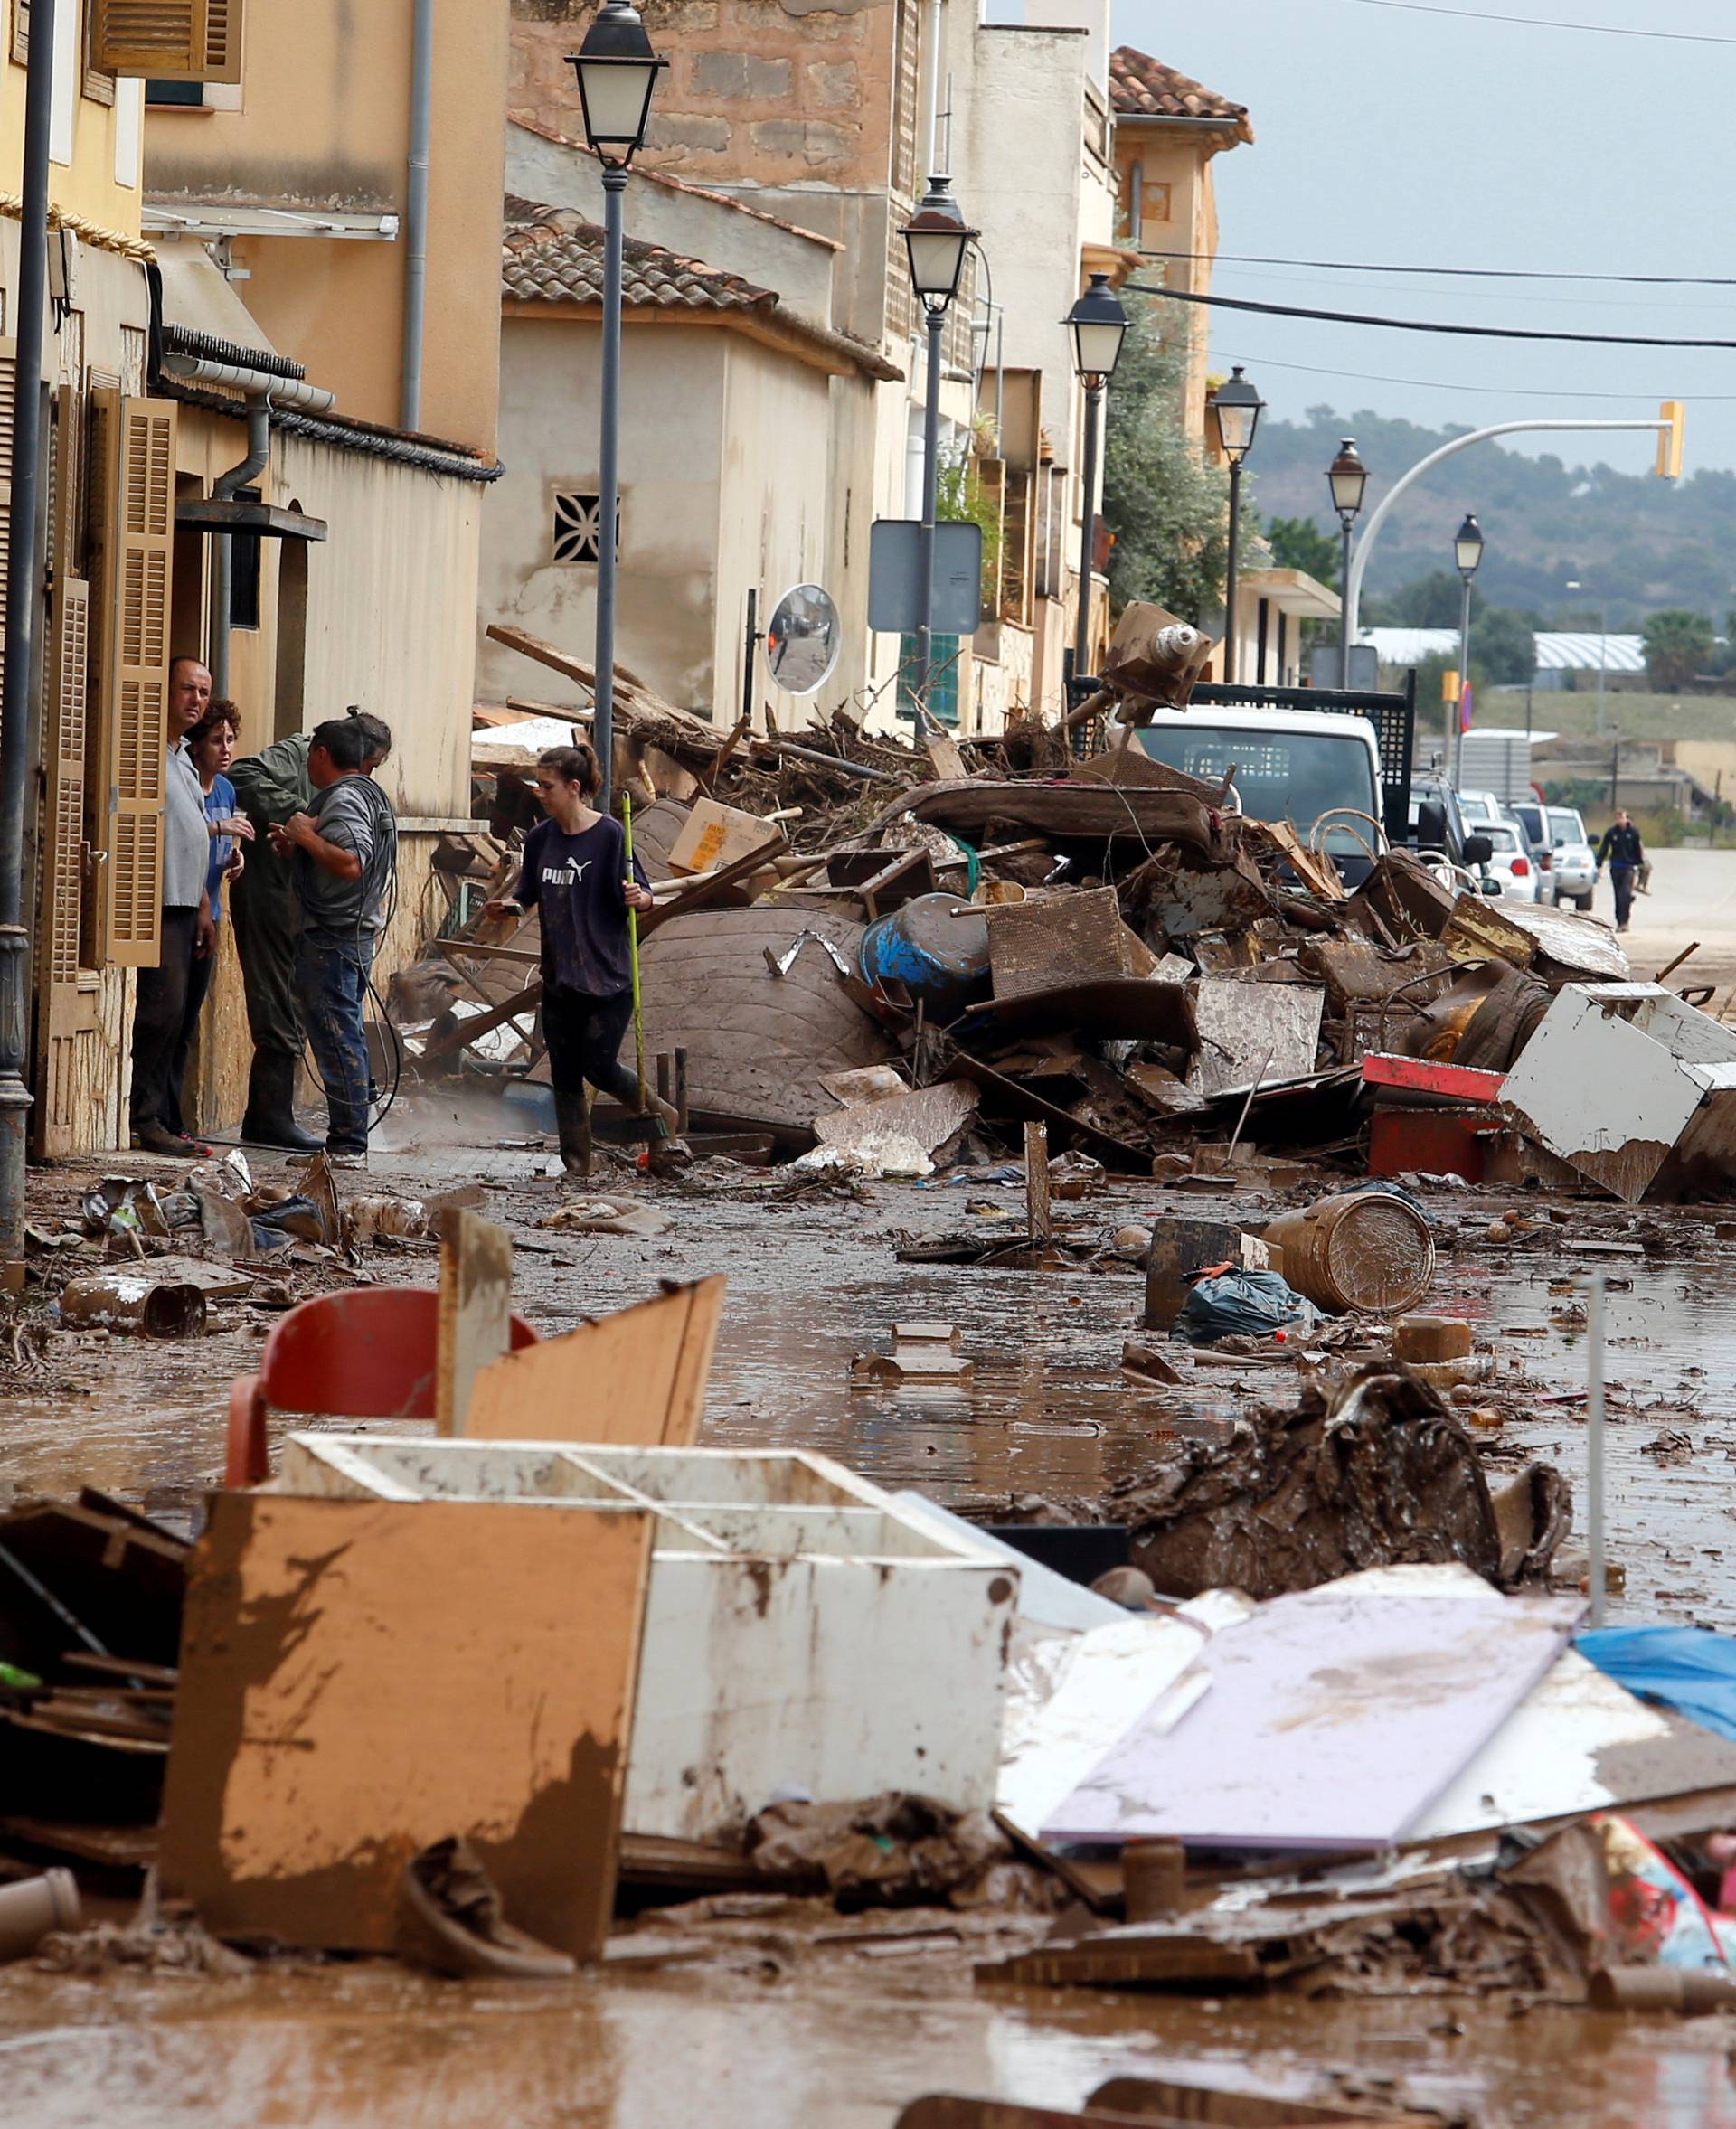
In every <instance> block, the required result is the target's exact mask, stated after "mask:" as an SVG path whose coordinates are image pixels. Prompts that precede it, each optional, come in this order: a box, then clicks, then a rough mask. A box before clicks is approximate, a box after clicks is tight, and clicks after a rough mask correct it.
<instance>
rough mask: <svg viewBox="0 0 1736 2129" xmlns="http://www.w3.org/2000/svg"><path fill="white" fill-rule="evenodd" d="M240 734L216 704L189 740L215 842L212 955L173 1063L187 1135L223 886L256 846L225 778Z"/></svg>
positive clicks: (177, 1120)
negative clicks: (191, 1067) (192, 1070)
mask: <svg viewBox="0 0 1736 2129" xmlns="http://www.w3.org/2000/svg"><path fill="white" fill-rule="evenodd" d="M240 733H241V711H239V710H238V709H237V708H236V707H235V705H234V703H233V702H213V703H212V705H211V708H210V709H209V710H207V711H205V714H204V715H203V717H202V718H201V719H200V720H199V721H198V723H197V724H195V725H194V726H193V730H191V731H190V732H189V733H188V734H187V752H188V753H189V755H191V756H192V758H193V768H195V769H196V770H197V771H198V772H199V786H200V788H201V790H203V793H204V795H205V832H206V834H208V835H209V836H210V838H211V862H210V864H209V866H208V868H207V870H206V872H205V900H206V901H207V902H208V903H209V905H210V908H211V921H212V926H213V928H214V929H213V932H212V949H211V951H210V953H208V954H202V955H195V956H194V957H193V967H192V970H191V972H190V973H189V975H188V978H187V1003H186V1011H185V1013H184V1014H183V1016H182V1021H181V1033H180V1036H179V1038H178V1040H177V1041H176V1042H175V1052H174V1054H173V1056H172V1057H171V1058H170V1060H169V1099H168V1120H169V1129H170V1130H171V1131H178V1132H183V1133H184V1131H185V1129H186V1123H185V1119H184V1116H183V1115H182V1109H181V1104H182V1097H183V1092H184V1088H185V1085H186V1078H187V1058H188V1055H189V1054H190V1052H191V1050H192V1049H193V1031H194V1029H195V1028H197V1026H198V1025H199V1015H200V1013H202V1012H203V1010H204V1003H205V999H206V998H207V996H208V995H209V994H210V991H211V979H212V975H214V974H215V973H216V968H217V942H218V941H219V940H220V939H221V938H222V923H223V881H225V880H226V879H227V880H235V879H239V878H240V876H241V872H242V871H244V870H245V868H246V862H247V861H246V859H245V858H244V857H243V856H242V854H241V845H242V843H251V842H252V840H253V824H252V822H251V821H250V820H249V819H248V818H247V816H246V815H245V814H241V813H238V812H237V811H236V809H235V787H234V785H233V784H231V782H230V780H229V778H228V777H227V776H226V775H225V774H224V773H223V772H224V771H225V770H226V769H227V768H228V767H229V765H230V763H231V761H232V760H233V759H234V758H235V741H236V739H237V738H238V737H239V736H240Z"/></svg>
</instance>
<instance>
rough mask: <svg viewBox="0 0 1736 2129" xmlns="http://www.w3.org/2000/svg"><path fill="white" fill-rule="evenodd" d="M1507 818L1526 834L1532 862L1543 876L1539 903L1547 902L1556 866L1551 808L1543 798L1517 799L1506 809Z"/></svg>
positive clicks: (1538, 895) (1538, 897) (1538, 891)
mask: <svg viewBox="0 0 1736 2129" xmlns="http://www.w3.org/2000/svg"><path fill="white" fill-rule="evenodd" d="M1505 812H1506V815H1507V816H1508V817H1509V818H1510V819H1512V820H1515V821H1517V822H1518V824H1519V825H1520V826H1521V827H1522V828H1523V829H1524V832H1525V841H1526V842H1527V843H1529V844H1530V845H1531V862H1532V863H1533V865H1535V866H1536V868H1537V870H1538V871H1540V872H1541V873H1542V874H1543V880H1542V881H1541V883H1540V884H1539V887H1538V890H1537V899H1538V900H1539V901H1545V902H1546V901H1547V900H1549V893H1550V881H1549V875H1550V873H1551V871H1552V869H1553V865H1554V853H1555V844H1554V841H1553V839H1552V836H1551V834H1550V833H1549V808H1548V807H1547V806H1546V805H1544V804H1543V800H1542V799H1541V798H1515V799H1514V800H1512V801H1511V802H1510V804H1509V805H1507V806H1506V807H1505Z"/></svg>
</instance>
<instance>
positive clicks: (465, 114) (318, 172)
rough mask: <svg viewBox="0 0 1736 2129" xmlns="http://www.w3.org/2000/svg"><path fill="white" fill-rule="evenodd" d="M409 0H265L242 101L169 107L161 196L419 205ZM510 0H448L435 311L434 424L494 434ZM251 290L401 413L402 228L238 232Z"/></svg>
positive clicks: (271, 326)
mask: <svg viewBox="0 0 1736 2129" xmlns="http://www.w3.org/2000/svg"><path fill="white" fill-rule="evenodd" d="M410 21H411V9H410V0H366V5H362V4H361V0H295V5H288V0H276V4H275V5H253V6H252V7H250V8H249V10H248V16H247V45H246V57H245V79H244V80H243V83H242V87H241V108H240V109H239V110H197V109H179V108H176V109H167V108H155V109H153V110H151V111H150V112H149V113H148V114H147V116H146V184H147V188H148V190H149V191H150V193H152V194H153V196H166V197H168V198H169V199H171V200H173V199H177V198H179V199H186V200H210V201H217V202H223V203H232V204H238V205H239V204H252V205H267V206H291V207H294V206H314V207H327V208H332V209H336V210H340V211H342V212H353V213H397V214H400V215H401V214H402V212H403V211H404V203H405V188H406V159H407V156H408V153H409V131H410ZM506 52H507V0H435V47H434V102H433V111H432V137H433V149H432V155H431V159H430V165H429V253H428V290H429V295H428V325H427V334H426V339H425V355H424V382H423V394H422V410H421V420H420V428H421V429H422V430H423V431H424V432H425V433H427V434H429V435H432V436H441V437H448V438H453V439H454V440H456V441H458V442H460V443H466V444H469V445H472V446H474V447H478V448H480V449H484V450H488V449H492V448H493V447H494V438H495V378H496V356H497V348H498V314H497V310H496V296H497V291H498V287H499V280H498V268H499V245H500V192H501V174H502V168H503V160H504V155H505V145H504V142H505V105H506ZM233 250H234V257H235V259H236V262H237V263H238V264H239V265H241V266H243V267H244V268H247V270H248V271H250V273H251V275H252V277H253V278H252V279H251V280H250V281H249V282H248V283H246V284H245V288H246V297H247V304H248V307H249V309H250V310H251V311H252V313H253V315H254V316H256V317H257V318H258V320H259V324H260V325H262V326H263V327H264V329H265V331H266V333H267V334H269V336H270V338H271V340H272V341H273V343H274V344H276V345H278V347H280V348H282V349H284V350H285V351H286V352H287V353H292V354H294V355H296V356H297V357H298V358H299V359H300V360H302V361H304V362H305V363H307V366H308V370H309V372H310V373H311V374H312V375H314V376H315V377H316V380H317V381H318V382H320V383H322V384H325V385H326V386H328V387H329V388H330V389H331V390H333V391H335V392H336V393H337V395H338V403H339V406H340V408H341V409H342V410H343V411H344V413H346V414H353V415H356V416H359V417H360V418H361V419H364V420H370V421H379V422H386V423H395V422H396V421H397V420H398V419H399V387H400V380H401V355H402V348H403V330H402V328H403V287H404V244H403V240H402V237H401V236H400V238H399V240H397V241H395V242H376V241H372V240H365V241H357V240H342V241H339V240H330V239H324V238H319V237H296V238H270V239H264V238H248V239H238V240H236V242H235V244H234V247H233Z"/></svg>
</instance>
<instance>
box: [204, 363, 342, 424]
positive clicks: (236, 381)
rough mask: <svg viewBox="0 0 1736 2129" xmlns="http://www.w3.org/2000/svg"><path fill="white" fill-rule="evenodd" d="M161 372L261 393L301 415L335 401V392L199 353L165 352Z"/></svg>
mask: <svg viewBox="0 0 1736 2129" xmlns="http://www.w3.org/2000/svg"><path fill="white" fill-rule="evenodd" d="M163 371H164V374H165V376H168V377H178V378H180V379H181V380H182V381H183V382H184V383H187V384H224V385H227V386H228V387H229V388H230V390H231V391H244V392H247V393H248V394H250V395H251V394H252V393H254V392H263V393H264V394H266V395H267V396H268V397H269V399H270V400H271V402H272V404H273V405H274V406H278V407H292V408H294V409H295V410H296V411H297V413H301V414H324V413H326V412H327V411H329V410H330V409H331V408H332V407H334V406H335V404H336V403H337V394H336V393H335V392H330V391H325V389H324V388H323V387H322V386H320V385H317V384H308V383H306V382H304V381H303V380H302V379H300V378H298V377H278V376H275V375H274V374H273V373H272V372H270V371H269V370H255V369H252V368H250V367H249V366H247V365H245V364H243V363H213V362H211V361H210V360H208V359H207V358H206V357H205V356H203V355H185V354H165V356H164V358H163Z"/></svg>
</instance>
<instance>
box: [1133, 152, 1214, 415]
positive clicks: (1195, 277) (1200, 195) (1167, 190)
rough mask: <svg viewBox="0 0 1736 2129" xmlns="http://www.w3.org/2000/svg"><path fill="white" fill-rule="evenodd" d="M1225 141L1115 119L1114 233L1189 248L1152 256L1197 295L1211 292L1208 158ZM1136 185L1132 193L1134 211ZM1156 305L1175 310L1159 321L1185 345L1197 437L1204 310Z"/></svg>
mask: <svg viewBox="0 0 1736 2129" xmlns="http://www.w3.org/2000/svg"><path fill="white" fill-rule="evenodd" d="M1230 145H1233V137H1231V135H1229V134H1219V133H1214V132H1212V131H1210V130H1209V129H1207V128H1204V127H1183V126H1174V125H1165V124H1164V123H1163V122H1162V121H1161V120H1156V121H1152V120H1146V119H1141V118H1122V119H1120V120H1119V121H1118V123H1117V126H1116V132H1115V161H1116V174H1117V189H1118V199H1119V211H1120V217H1121V219H1120V230H1121V240H1122V241H1123V242H1124V243H1127V244H1129V245H1131V246H1132V247H1133V248H1134V249H1135V250H1139V251H1142V252H1144V253H1146V255H1147V256H1150V255H1153V254H1156V253H1163V252H1176V253H1185V254H1192V256H1189V257H1179V258H1165V259H1161V260H1159V261H1157V262H1156V265H1157V271H1158V274H1159V276H1160V277H1161V278H1163V279H1164V280H1165V281H1166V282H1167V283H1168V285H1169V286H1170V287H1175V288H1182V289H1185V290H1188V291H1189V292H1191V293H1192V294H1194V295H1200V296H1207V295H1210V294H1211V292H1212V257H1213V255H1214V254H1215V252H1216V250H1217V248H1218V214H1217V203H1216V198H1215V194H1214V192H1213V187H1212V156H1213V155H1216V154H1218V153H1220V152H1221V151H1222V149H1223V148H1224V147H1225V146H1230ZM1136 184H1137V191H1138V193H1139V198H1138V202H1137V213H1136V212H1135V200H1134V193H1135V189H1136ZM1136 231H1137V235H1136V233H1135V232H1136ZM1162 307H1163V309H1164V311H1165V314H1168V313H1171V312H1174V313H1178V314H1179V315H1178V316H1173V317H1172V316H1167V315H1165V326H1166V330H1167V334H1168V335H1169V336H1170V337H1171V338H1172V339H1177V338H1178V339H1180V340H1182V341H1183V342H1184V344H1185V345H1186V348H1187V351H1188V368H1187V391H1186V402H1185V407H1184V415H1185V420H1186V426H1187V433H1188V434H1189V435H1190V436H1198V435H1199V434H1200V433H1201V430H1202V426H1203V421H1204V418H1205V377H1206V353H1207V348H1208V344H1209V341H1210V319H1211V313H1210V312H1209V311H1208V310H1207V309H1206V308H1205V307H1204V306H1203V305H1199V304H1186V305H1182V304H1171V305H1166V306H1162Z"/></svg>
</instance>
